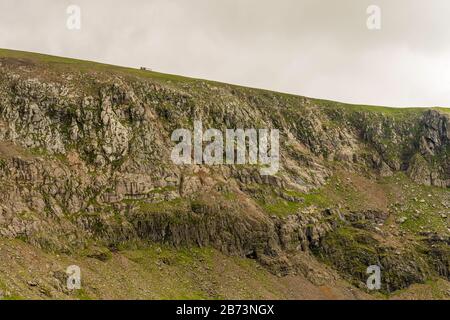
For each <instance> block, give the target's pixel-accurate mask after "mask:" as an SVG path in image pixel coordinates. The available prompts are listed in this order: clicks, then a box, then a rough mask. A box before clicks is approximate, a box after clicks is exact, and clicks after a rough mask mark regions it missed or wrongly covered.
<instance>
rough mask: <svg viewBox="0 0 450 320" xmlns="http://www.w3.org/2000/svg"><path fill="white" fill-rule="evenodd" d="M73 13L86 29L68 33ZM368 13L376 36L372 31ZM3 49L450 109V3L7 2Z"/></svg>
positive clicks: (2, 8)
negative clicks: (374, 19)
mask: <svg viewBox="0 0 450 320" xmlns="http://www.w3.org/2000/svg"><path fill="white" fill-rule="evenodd" d="M71 4H74V5H78V6H79V7H80V8H81V29H80V30H69V29H68V28H67V27H66V22H67V18H68V14H67V13H66V9H67V7H68V6H69V5H71ZM371 4H375V5H378V6H379V7H380V8H381V29H380V30H369V29H368V28H367V25H366V21H367V18H368V17H369V15H368V14H367V12H366V10H367V7H368V6H369V5H371ZM0 47H2V48H9V49H18V50H25V51H36V52H42V53H48V54H53V55H59V56H68V57H74V58H80V59H87V60H94V61H99V62H106V63H111V64H118V65H124V66H133V67H139V66H148V67H150V68H152V69H154V70H157V71H161V72H167V73H175V74H181V75H186V76H193V77H199V78H206V79H211V80H218V81H223V82H230V83H235V84H241V85H247V86H252V87H260V88H267V89H272V90H277V91H284V92H291V93H296V94H300V95H306V96H310V97H317V98H327V99H332V100H339V101H343V102H352V103H364V104H375V105H390V106H437V105H439V106H450V1H449V0H427V1H425V0H276V1H275V0H272V1H268V0H128V1H123V0H121V1H119V0H71V1H67V0H0Z"/></svg>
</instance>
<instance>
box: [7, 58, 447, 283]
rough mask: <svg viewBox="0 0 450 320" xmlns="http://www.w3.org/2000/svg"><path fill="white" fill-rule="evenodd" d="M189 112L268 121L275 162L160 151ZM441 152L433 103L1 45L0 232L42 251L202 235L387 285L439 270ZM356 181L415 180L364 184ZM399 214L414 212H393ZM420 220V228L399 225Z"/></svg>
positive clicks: (291, 263) (240, 121)
mask: <svg viewBox="0 0 450 320" xmlns="http://www.w3.org/2000/svg"><path fill="white" fill-rule="evenodd" d="M194 120H201V121H202V122H203V125H204V127H206V128H217V129H221V130H225V129H227V128H233V129H234V128H276V129H279V130H280V159H281V164H280V171H279V172H278V174H276V175H274V176H262V175H261V174H260V173H259V170H258V167H257V166H246V165H233V166H229V165H222V166H206V165H192V166H189V165H184V166H180V165H175V164H173V163H172V161H171V160H170V152H171V149H172V147H173V145H174V143H173V142H172V141H171V139H170V137H171V133H172V131H173V130H175V129H179V128H187V129H191V130H192V126H193V121H194ZM449 155H450V116H449V113H448V111H446V110H437V109H436V110H432V109H430V110H427V109H406V110H400V109H388V108H376V107H363V106H347V105H343V104H339V103H334V102H329V101H320V100H314V99H309V98H304V97H297V96H291V95H285V94H279V93H273V92H268V91H262V90H256V89H249V88H242V87H237V86H232V85H226V84H219V83H213V82H207V81H201V80H193V79H187V78H181V77H174V76H166V75H161V74H156V73H151V72H146V71H136V70H129V69H122V68H116V67H108V66H102V65H97V64H91V63H85V62H79V61H69V60H64V59H59V58H49V57H45V58H43V57H39V56H34V55H28V54H19V53H14V52H7V51H4V52H1V54H0V191H1V192H0V200H1V201H0V235H1V237H4V238H11V239H14V238H15V239H22V240H24V241H26V242H28V243H31V244H33V245H34V246H37V247H38V248H42V249H44V250H46V251H49V252H66V253H70V252H73V251H76V250H78V249H79V248H85V247H87V246H89V245H90V244H92V243H96V244H98V245H101V246H104V247H106V248H109V249H110V250H115V249H117V248H118V247H119V246H120V244H121V243H125V242H129V241H149V242H152V243H154V242H158V243H166V244H170V245H173V246H175V247H183V246H200V247H214V248H216V249H218V250H220V251H221V252H223V253H225V254H228V255H238V256H242V257H248V258H251V259H257V260H258V261H259V262H260V263H261V264H262V265H264V266H266V267H267V268H268V269H269V270H271V271H272V272H273V273H276V274H279V275H281V276H283V275H287V274H290V273H296V272H302V273H306V274H309V276H310V278H311V279H317V274H315V273H314V271H311V270H309V268H308V266H307V265H306V262H304V261H303V260H302V259H301V258H299V256H298V254H299V252H301V253H302V254H304V253H307V254H310V255H312V256H315V257H317V259H319V260H320V261H322V263H326V264H328V265H330V266H332V267H333V268H335V269H337V270H338V271H339V272H340V273H341V274H342V275H343V276H344V278H346V279H349V281H352V282H353V283H355V284H357V285H361V286H363V284H364V279H365V278H366V275H365V269H364V267H367V266H368V265H371V264H381V265H382V266H383V268H384V269H385V270H386V272H385V276H386V282H385V283H384V285H383V290H384V291H386V292H392V291H394V290H397V289H401V288H405V287H408V286H409V285H410V284H412V283H416V282H424V281H425V280H427V279H429V278H430V277H433V276H440V277H444V278H445V279H449V272H450V271H449V270H450V269H449V261H450V259H449V250H448V243H449V230H448V226H449V225H448V220H446V219H447V215H448V212H449V206H450V199H449V194H448V188H449V187H450V156H449ZM362 177H363V178H362ZM400 177H401V178H400ZM361 179H364V183H367V186H368V185H370V188H372V187H373V188H375V186H385V187H386V186H388V187H389V188H391V186H394V185H400V187H402V186H405V185H406V184H407V183H408V184H409V183H411V185H412V186H413V187H412V188H415V189H416V190H417V192H416V193H412V194H409V193H408V196H406V197H405V196H404V195H405V192H406V191H405V192H403V193H402V192H401V191H399V190H397V189H396V190H397V192H400V196H398V197H397V196H396V195H395V192H394V191H392V190H394V189H389V191H386V190H385V189H383V192H384V193H383V194H381V193H380V194H378V193H375V192H374V193H371V192H372V190H371V189H370V188H369V187H367V188H368V189H366V190H365V185H363V184H362V183H363V182H362V180H361ZM383 179H384V180H383ZM395 179H397V180H395ZM399 179H402V180H401V181H400V180H399ZM410 180H412V181H413V182H407V183H406V182H402V181H410ZM383 181H384V182H383ZM386 181H388V182H386ZM398 181H400V182H398ZM345 188H349V189H345ZM380 188H381V187H380ZM386 188H387V187H386ZM392 188H393V187H392ZM426 188H429V189H426ZM324 190H327V191H326V192H328V193H327V194H325V193H322V191H323V192H325V191H324ZM377 190H378V189H377ZM423 190H426V191H423ZM430 190H431V191H430ZM422 192H425V193H427V194H426V197H427V198H426V200H424V202H421V201H422V200H423V199H420V197H421V194H422ZM367 193H370V194H369V195H370V196H373V197H374V198H373V199H371V200H370V201H369V200H367V201H368V202H366V200H364V199H366V198H367V196H368V194H367ZM428 193H430V194H428ZM352 195H353V196H354V197H353V196H352ZM386 195H387V196H389V197H391V198H389V199H386V197H387V196H386ZM428 196H429V197H428ZM400 198H403V199H402V200H400ZM414 198H416V199H415V200H413V199H414ZM409 201H416V202H417V203H418V206H417V207H420V206H425V205H426V208H425V207H423V208H419V209H420V210H421V211H420V212H419V213H417V212H415V211H417V210H418V209H417V208H415V207H414V205H411V204H410V202H409ZM425 201H426V202H425ZM414 210H415V211H414ZM410 213H411V214H417V215H419V217H418V218H417V219H415V218H414V217H413V218H410V217H409V216H407V217H406V219H407V220H404V219H402V218H403V217H402V216H401V215H402V214H403V215H407V214H410ZM398 215H399V216H400V217H397V216H398ZM425 215H431V218H430V216H425ZM444 216H445V218H444ZM422 218H423V219H424V221H425V222H424V223H423V225H419V226H418V227H419V228H420V227H422V228H423V229H421V230H418V229H414V228H413V227H416V225H412V226H411V228H404V226H406V227H408V226H409V225H408V223H409V222H410V221H413V220H414V221H416V220H417V221H419V222H417V223H418V224H420V221H421V219H422ZM398 219H400V220H403V221H400V222H398V221H397V220H398ZM408 219H409V220H408ZM427 219H428V220H430V221H435V220H436V219H437V220H436V221H438V222H439V223H437V222H436V223H431V222H430V223H428V222H427V221H428V220H427ZM402 237H404V238H405V239H407V241H406V240H405V241H402V240H401V239H403V238H402ZM383 238H389V239H391V238H392V241H384V240H383Z"/></svg>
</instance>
